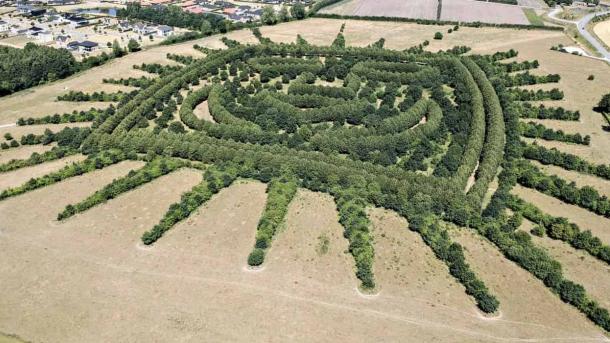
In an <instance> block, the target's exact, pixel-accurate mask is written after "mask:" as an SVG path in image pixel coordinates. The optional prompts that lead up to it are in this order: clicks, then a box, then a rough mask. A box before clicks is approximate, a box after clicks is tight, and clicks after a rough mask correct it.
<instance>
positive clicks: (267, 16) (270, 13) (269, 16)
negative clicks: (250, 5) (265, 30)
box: [261, 5, 277, 25]
mask: <svg viewBox="0 0 610 343" xmlns="http://www.w3.org/2000/svg"><path fill="white" fill-rule="evenodd" d="M261 20H262V21H263V24H265V25H273V24H275V23H277V17H276V15H275V10H274V9H273V6H271V5H267V6H265V7H263V14H262V15H261Z"/></svg>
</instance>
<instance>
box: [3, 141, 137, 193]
mask: <svg viewBox="0 0 610 343" xmlns="http://www.w3.org/2000/svg"><path fill="white" fill-rule="evenodd" d="M125 158H127V156H126V155H125V153H123V152H122V151H118V150H111V151H105V152H103V153H101V154H99V155H92V156H89V157H88V158H87V159H86V160H84V161H82V162H77V163H72V164H71V165H68V166H65V167H64V168H62V169H60V170H59V171H57V172H53V173H50V174H47V175H45V176H42V177H38V178H33V179H30V180H29V181H28V182H26V183H24V184H23V185H21V186H18V187H14V188H8V189H5V190H3V191H2V193H0V200H4V199H6V198H9V197H13V196H16V195H20V194H23V193H26V192H29V191H32V190H34V189H38V188H42V187H46V186H49V185H52V184H54V183H57V182H60V181H63V180H65V179H68V178H71V177H73V176H78V175H82V174H85V173H88V172H91V171H94V170H96V169H102V168H104V167H107V166H109V165H111V164H115V163H118V162H120V161H122V160H124V159H125Z"/></svg>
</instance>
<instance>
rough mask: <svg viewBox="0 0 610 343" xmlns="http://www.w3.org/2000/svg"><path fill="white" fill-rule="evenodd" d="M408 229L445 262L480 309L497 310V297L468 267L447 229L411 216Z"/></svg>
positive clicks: (486, 310)
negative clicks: (417, 234) (414, 232)
mask: <svg viewBox="0 0 610 343" xmlns="http://www.w3.org/2000/svg"><path fill="white" fill-rule="evenodd" d="M409 229H411V230H413V231H416V232H418V233H419V234H420V235H421V236H422V238H423V239H424V242H426V244H427V245H428V246H429V247H430V248H431V249H432V251H433V252H434V254H435V255H436V257H437V258H438V259H440V260H441V261H443V262H445V263H446V264H447V266H448V267H449V272H450V273H451V275H453V277H455V278H456V279H457V280H458V281H459V282H460V283H461V284H462V285H464V288H466V293H467V294H469V295H471V296H472V297H473V298H474V299H475V301H476V302H477V306H478V307H479V308H480V309H481V311H483V312H485V313H493V312H496V311H497V310H498V307H499V305H500V302H499V301H498V299H496V297H495V296H494V295H492V294H491V293H490V292H489V289H487V287H486V286H485V284H484V283H483V281H481V280H480V279H479V278H478V277H477V276H476V274H475V273H474V272H473V271H472V270H471V269H470V266H469V265H468V263H467V262H466V258H465V257H464V251H463V249H462V246H461V245H459V244H458V243H454V242H452V241H451V239H450V238H449V234H448V233H447V230H445V229H442V228H441V227H440V225H439V223H438V221H437V220H434V221H432V222H430V218H423V217H420V216H415V217H411V218H410V219H409Z"/></svg>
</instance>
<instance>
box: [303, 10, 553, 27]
mask: <svg viewBox="0 0 610 343" xmlns="http://www.w3.org/2000/svg"><path fill="white" fill-rule="evenodd" d="M311 17H312V18H325V19H342V20H368V21H390V22H392V21H393V22H404V23H415V24H420V25H459V26H465V27H497V28H508V29H523V30H544V31H563V30H564V28H563V27H556V26H536V25H520V24H492V23H482V22H478V21H476V22H459V21H452V20H430V19H415V18H402V17H382V16H379V17H376V16H354V15H340V14H326V13H315V14H313V15H311Z"/></svg>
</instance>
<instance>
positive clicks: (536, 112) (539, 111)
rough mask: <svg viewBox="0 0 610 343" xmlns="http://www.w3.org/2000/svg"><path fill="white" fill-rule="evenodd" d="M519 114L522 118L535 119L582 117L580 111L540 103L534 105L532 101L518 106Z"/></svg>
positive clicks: (571, 118)
mask: <svg viewBox="0 0 610 343" xmlns="http://www.w3.org/2000/svg"><path fill="white" fill-rule="evenodd" d="M518 109H519V116H520V117H521V118H533V119H555V120H578V119H580V112H579V111H568V110H565V109H564V108H563V107H549V108H547V107H545V106H544V105H542V104H541V105H538V107H534V106H532V105H531V104H530V103H527V102H525V103H522V104H520V106H518Z"/></svg>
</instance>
